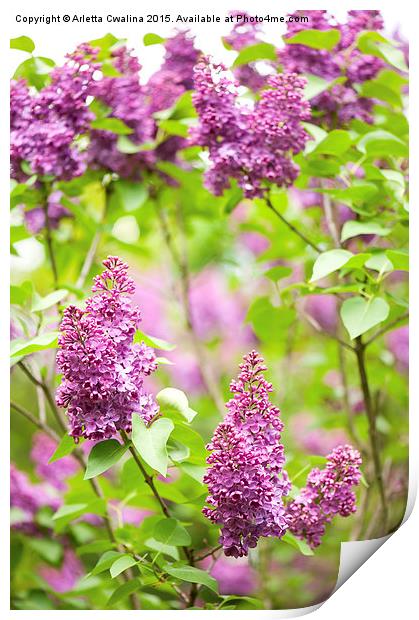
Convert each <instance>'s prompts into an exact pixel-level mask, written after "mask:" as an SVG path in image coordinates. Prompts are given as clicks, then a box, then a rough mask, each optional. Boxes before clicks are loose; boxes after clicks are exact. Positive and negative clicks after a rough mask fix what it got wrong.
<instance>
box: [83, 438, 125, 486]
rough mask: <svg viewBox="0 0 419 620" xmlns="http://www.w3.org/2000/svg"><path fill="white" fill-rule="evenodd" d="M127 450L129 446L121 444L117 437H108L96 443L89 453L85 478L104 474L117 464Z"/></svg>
mask: <svg viewBox="0 0 419 620" xmlns="http://www.w3.org/2000/svg"><path fill="white" fill-rule="evenodd" d="M126 451H127V446H124V445H121V444H120V443H119V442H118V441H116V439H107V440H105V441H101V442H99V443H97V444H95V445H94V446H93V448H92V449H91V451H90V454H89V458H88V461H87V468H86V473H85V474H84V479H85V480H89V479H90V478H94V477H95V476H99V474H103V472H104V471H107V470H108V469H109V468H110V467H112V465H115V463H117V462H118V461H119V459H120V458H121V457H122V456H123V455H124V454H125V452H126Z"/></svg>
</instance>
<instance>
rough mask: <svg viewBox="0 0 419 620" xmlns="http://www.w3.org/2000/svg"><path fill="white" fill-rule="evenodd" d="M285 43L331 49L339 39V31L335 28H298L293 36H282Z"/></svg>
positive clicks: (317, 48)
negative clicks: (298, 30)
mask: <svg viewBox="0 0 419 620" xmlns="http://www.w3.org/2000/svg"><path fill="white" fill-rule="evenodd" d="M283 38H284V41H285V43H286V44H287V45H288V44H289V43H291V44H298V45H306V46H307V47H312V48H313V49H316V50H322V49H323V50H332V49H333V48H334V47H335V46H336V45H337V44H338V43H339V41H340V32H339V30H336V29H335V28H332V29H331V30H314V29H307V30H300V32H297V34H295V35H294V36H292V37H290V38H288V37H283Z"/></svg>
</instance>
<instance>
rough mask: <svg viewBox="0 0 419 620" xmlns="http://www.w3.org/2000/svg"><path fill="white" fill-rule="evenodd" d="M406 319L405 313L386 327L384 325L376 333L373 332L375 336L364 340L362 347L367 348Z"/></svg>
mask: <svg viewBox="0 0 419 620" xmlns="http://www.w3.org/2000/svg"><path fill="white" fill-rule="evenodd" d="M408 318H409V313H408V312H405V313H404V314H402V315H400V316H399V317H397V318H395V319H394V320H393V321H390V323H387V325H384V327H382V328H381V329H379V330H378V331H377V332H375V334H374V335H373V336H371V338H369V339H368V340H366V341H365V342H364V347H368V346H369V345H370V344H371V343H372V342H374V341H375V340H377V338H380V337H381V336H382V335H383V334H385V333H386V332H388V331H390V330H391V329H393V327H396V325H398V324H399V323H403V321H405V320H406V319H408Z"/></svg>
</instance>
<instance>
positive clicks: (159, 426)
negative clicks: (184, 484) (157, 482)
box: [132, 413, 175, 476]
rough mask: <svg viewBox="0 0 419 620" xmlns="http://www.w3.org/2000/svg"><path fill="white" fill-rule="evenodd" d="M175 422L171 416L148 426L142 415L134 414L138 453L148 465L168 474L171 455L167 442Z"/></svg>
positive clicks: (133, 427) (135, 444) (133, 438)
mask: <svg viewBox="0 0 419 620" xmlns="http://www.w3.org/2000/svg"><path fill="white" fill-rule="evenodd" d="M174 427H175V426H174V424H173V422H172V420H169V418H158V419H157V420H156V421H155V422H153V424H152V425H151V426H148V427H147V426H146V425H145V424H144V422H143V421H142V419H141V418H140V416H139V415H138V414H137V413H134V414H133V416H132V442H133V444H134V446H135V449H136V450H137V452H138V454H139V455H140V456H141V458H143V459H144V461H145V462H146V463H147V465H150V467H152V468H153V469H156V470H157V471H158V472H159V473H160V474H162V475H163V476H166V474H167V466H168V464H169V456H168V454H167V448H166V444H167V441H168V439H169V436H170V433H171V432H172V431H173V429H174Z"/></svg>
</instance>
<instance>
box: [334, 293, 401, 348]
mask: <svg viewBox="0 0 419 620" xmlns="http://www.w3.org/2000/svg"><path fill="white" fill-rule="evenodd" d="M389 311H390V309H389V306H388V303H387V302H386V301H385V300H384V299H381V298H380V297H374V298H372V299H368V300H367V299H364V298H363V297H351V298H350V299H345V301H344V302H343V304H342V309H341V317H342V321H343V324H344V325H345V327H346V329H347V330H348V333H349V335H350V337H351V338H352V339H354V338H356V337H357V336H361V335H362V334H364V333H365V332H367V331H368V330H369V329H371V328H372V327H375V326H376V325H378V324H379V323H381V322H382V321H385V320H386V318H387V317H388V314H389Z"/></svg>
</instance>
